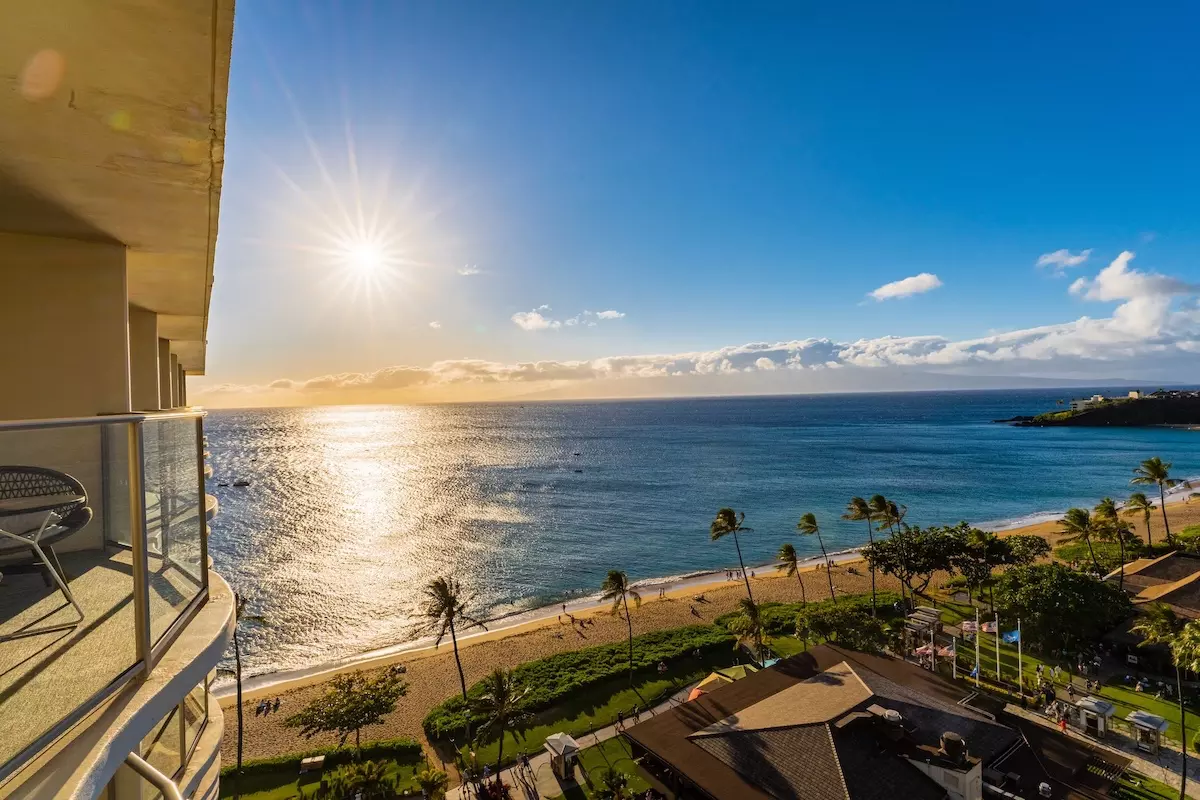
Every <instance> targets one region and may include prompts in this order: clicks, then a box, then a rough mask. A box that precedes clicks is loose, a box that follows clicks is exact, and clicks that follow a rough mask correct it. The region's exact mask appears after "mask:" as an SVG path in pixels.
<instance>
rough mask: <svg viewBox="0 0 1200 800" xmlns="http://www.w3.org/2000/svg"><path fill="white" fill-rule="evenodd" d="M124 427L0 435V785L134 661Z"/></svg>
mask: <svg viewBox="0 0 1200 800" xmlns="http://www.w3.org/2000/svg"><path fill="white" fill-rule="evenodd" d="M133 424H136V423H133V422H129V421H108V422H105V421H104V420H103V418H98V419H97V421H96V422H95V423H94V424H93V423H88V424H84V425H55V424H54V423H41V425H42V427H38V428H32V429H12V427H11V424H10V425H8V426H5V425H0V531H4V533H3V534H0V709H2V711H0V777H3V776H4V775H5V774H7V773H9V772H11V771H12V770H13V769H14V768H15V767H16V766H17V765H18V763H19V761H20V760H23V759H18V756H21V754H22V753H25V752H26V751H27V750H28V749H29V748H30V747H32V746H34V745H35V744H38V745H39V746H40V745H41V744H44V743H45V739H44V737H48V736H50V735H51V734H52V733H53V732H54V731H56V730H57V729H60V728H63V727H65V726H66V725H69V724H70V722H71V720H72V719H73V718H74V717H75V716H76V715H78V714H81V713H83V711H84V710H86V709H87V708H88V707H89V706H90V705H91V704H93V703H94V702H95V701H96V699H97V698H98V697H103V696H104V695H105V693H106V692H107V691H110V690H111V688H112V687H113V686H114V685H115V684H116V683H117V682H118V681H119V680H120V679H121V678H122V677H128V676H129V674H130V673H131V670H132V669H133V668H134V667H136V666H137V665H139V663H140V661H139V657H138V649H137V639H136V636H135V630H136V626H135V613H134V604H133V597H134V580H133V561H132V553H131V551H130V549H129V548H128V546H121V544H120V543H124V544H125V545H128V543H129V541H130V535H129V518H130V494H129V490H128V485H129V484H128V475H129V464H130V459H129V426H130V425H133ZM114 525H115V526H116V527H115V528H114V527H113V526H114ZM122 525H123V526H124V529H121V526H122ZM39 532H40V533H39ZM34 544H37V548H35V547H34ZM39 549H40V552H39ZM64 587H65V590H64ZM72 601H73V602H72Z"/></svg>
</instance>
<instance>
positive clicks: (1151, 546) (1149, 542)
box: [1144, 509, 1154, 550]
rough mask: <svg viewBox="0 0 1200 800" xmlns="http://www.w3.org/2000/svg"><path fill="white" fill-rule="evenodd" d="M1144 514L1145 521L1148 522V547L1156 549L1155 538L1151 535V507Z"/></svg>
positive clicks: (1148, 548)
mask: <svg viewBox="0 0 1200 800" xmlns="http://www.w3.org/2000/svg"><path fill="white" fill-rule="evenodd" d="M1144 516H1145V519H1144V521H1145V523H1146V549H1147V550H1153V549H1154V540H1153V539H1152V538H1151V537H1150V509H1146V513H1145V515H1144Z"/></svg>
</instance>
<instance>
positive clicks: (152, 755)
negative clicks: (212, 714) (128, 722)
mask: <svg viewBox="0 0 1200 800" xmlns="http://www.w3.org/2000/svg"><path fill="white" fill-rule="evenodd" d="M179 726H180V716H179V707H178V706H176V707H174V708H172V709H171V713H170V714H167V716H166V717H164V718H163V720H162V722H160V723H159V724H158V725H157V726H155V728H154V729H153V730H151V731H150V733H149V734H147V735H146V738H144V739H143V740H142V758H144V759H146V761H147V762H149V763H150V766H152V767H154V768H155V769H157V770H158V771H159V772H161V773H162V774H164V775H167V776H169V777H172V778H174V777H175V776H176V775H178V774H179V772H180V770H182V769H183V763H184V761H183V757H184V753H183V751H182V750H181V749H180V745H181V744H182V741H183V740H182V739H181V738H180V734H181V731H180V727H179Z"/></svg>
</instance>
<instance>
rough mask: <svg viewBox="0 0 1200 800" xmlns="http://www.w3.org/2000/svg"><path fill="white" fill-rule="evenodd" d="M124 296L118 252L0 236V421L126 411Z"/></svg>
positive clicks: (80, 244) (47, 239) (126, 313)
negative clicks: (0, 338)
mask: <svg viewBox="0 0 1200 800" xmlns="http://www.w3.org/2000/svg"><path fill="white" fill-rule="evenodd" d="M126 297H127V295H126V275H125V248H124V247H123V246H121V245H116V244H100V243H93V242H82V241H76V240H73V239H56V238H51V237H44V236H24V235H18V234H8V233H0V320H3V321H4V331H5V337H6V342H5V344H4V346H2V347H0V375H3V376H4V379H5V381H6V382H8V383H9V386H10V390H8V391H4V392H0V420H12V419H37V418H44V417H86V416H92V415H94V414H112V413H121V412H126V411H129V410H130V408H131V406H130V390H129V304H128V300H127V299H126ZM12 387H19V391H13V390H12Z"/></svg>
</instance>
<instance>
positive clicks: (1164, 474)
mask: <svg viewBox="0 0 1200 800" xmlns="http://www.w3.org/2000/svg"><path fill="white" fill-rule="evenodd" d="M1129 482H1130V483H1132V484H1135V485H1137V486H1150V485H1151V484H1155V485H1157V486H1158V505H1159V507H1160V508H1161V509H1162V518H1163V530H1164V531H1166V538H1167V541H1168V542H1170V541H1171V523H1170V521H1169V520H1168V519H1167V492H1166V490H1167V489H1169V488H1171V487H1172V486H1177V485H1179V483H1181V481H1178V480H1176V479H1174V478H1172V477H1171V465H1170V463H1165V464H1164V463H1163V460H1162V459H1161V458H1159V457H1158V456H1155V457H1154V458H1147V459H1146V460H1145V461H1143V462H1142V463H1141V465H1140V466H1138V467H1136V468H1135V469H1134V470H1133V480H1131V481H1129Z"/></svg>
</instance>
